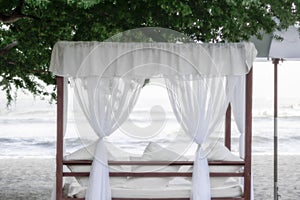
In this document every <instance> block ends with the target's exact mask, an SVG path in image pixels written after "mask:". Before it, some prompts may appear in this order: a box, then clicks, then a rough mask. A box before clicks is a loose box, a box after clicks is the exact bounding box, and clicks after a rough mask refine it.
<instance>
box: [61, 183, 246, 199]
mask: <svg viewBox="0 0 300 200" xmlns="http://www.w3.org/2000/svg"><path fill="white" fill-rule="evenodd" d="M68 186H69V188H64V190H68V192H67V193H69V195H68V196H69V197H76V198H83V197H84V196H85V191H86V188H83V187H81V186H80V185H79V184H76V185H73V184H71V185H68ZM111 191H112V197H114V198H188V197H190V193H191V187H190V185H168V186H166V187H164V188H153V189H152V188H147V189H145V188H144V189H141V188H135V189H133V188H124V187H122V186H118V187H113V186H112V188H111ZM242 195H243V190H242V186H241V185H239V184H230V185H224V186H221V187H212V188H211V196H212V197H240V196H242Z"/></svg>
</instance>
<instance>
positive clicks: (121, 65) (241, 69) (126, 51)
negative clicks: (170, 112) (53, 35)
mask: <svg viewBox="0 0 300 200" xmlns="http://www.w3.org/2000/svg"><path fill="white" fill-rule="evenodd" d="M256 54H257V51H256V49H255V46H254V45H253V44H252V43H246V42H242V43H222V44H196V43H185V44H179V43H112V42H67V41H60V42H57V43H56V44H55V46H54V48H53V51H52V56H51V63H50V71H51V72H53V74H55V75H59V76H64V77H70V76H71V77H75V76H99V75H105V76H124V74H126V75H133V76H137V77H139V76H141V77H152V76H159V75H162V74H163V75H165V74H167V75H170V76H172V75H181V76H182V75H190V74H195V73H196V74H198V73H200V74H201V75H209V76H210V75H212V76H219V75H242V74H246V73H247V72H248V71H249V70H250V68H251V66H252V63H253V61H254V59H255V57H256Z"/></svg>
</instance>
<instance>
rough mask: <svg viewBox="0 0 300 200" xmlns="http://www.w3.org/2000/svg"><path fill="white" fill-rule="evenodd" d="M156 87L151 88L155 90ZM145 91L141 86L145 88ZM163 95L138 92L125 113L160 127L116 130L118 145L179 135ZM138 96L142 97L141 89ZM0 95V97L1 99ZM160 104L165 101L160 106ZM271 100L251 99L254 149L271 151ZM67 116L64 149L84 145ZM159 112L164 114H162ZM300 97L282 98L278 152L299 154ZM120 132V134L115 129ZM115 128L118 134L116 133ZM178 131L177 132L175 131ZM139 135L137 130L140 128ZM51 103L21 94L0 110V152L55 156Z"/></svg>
mask: <svg viewBox="0 0 300 200" xmlns="http://www.w3.org/2000/svg"><path fill="white" fill-rule="evenodd" d="M157 89H158V88H156V90H157ZM145 92H146V91H145ZM164 95H165V96H159V97H157V96H156V97H155V98H154V97H153V98H152V99H151V97H150V99H149V96H148V97H147V98H146V97H141V99H139V101H138V103H137V105H136V107H135V109H134V112H133V113H132V114H131V115H130V120H131V123H133V124H135V125H136V126H137V127H141V130H143V128H147V126H149V124H151V123H160V121H161V120H165V122H164V124H163V126H162V127H163V129H162V130H160V131H157V132H156V133H155V134H154V135H151V134H150V135H149V133H148V135H146V136H147V137H139V134H138V133H130V130H125V129H123V130H122V129H121V130H117V131H116V133H114V134H112V135H111V136H110V139H111V140H112V141H114V142H116V143H117V144H118V145H120V146H121V147H124V148H127V149H129V150H130V149H132V150H133V151H139V152H142V151H143V149H144V148H145V146H146V145H147V143H148V142H149V141H152V140H155V141H156V142H159V143H162V144H164V143H168V142H169V141H170V140H175V138H176V137H178V135H179V134H181V137H183V135H182V130H180V125H179V124H178V122H177V120H176V117H175V116H174V114H173V113H172V109H171V107H170V105H169V103H168V99H167V96H166V94H164ZM141 96H143V95H142V94H141ZM2 100H3V98H2ZM157 103H160V104H162V105H163V106H164V107H163V108H164V114H163V115H162V114H161V113H159V112H157V113H155V112H154V111H153V110H152V117H151V116H150V110H151V108H153V106H154V105H156V104H157ZM164 104H165V105H164ZM272 106H273V103H272V100H268V99H254V102H253V129H252V130H253V145H252V151H253V153H254V154H273V142H274V138H273V134H274V125H273V124H274V118H273V107H272ZM70 116H71V115H69V119H68V126H67V127H68V128H67V135H66V139H65V143H66V149H67V152H72V151H74V150H76V149H78V148H79V147H80V146H83V145H85V144H88V142H86V141H87V140H86V138H83V137H80V136H79V134H78V130H77V128H76V123H75V120H74V118H73V117H72V116H71V117H70ZM162 117H163V118H162ZM299 122H300V100H299V99H287V100H285V99H281V100H280V106H279V118H278V139H279V143H278V144H279V154H299V153H300V151H299V144H300V123H299ZM232 123H233V125H232V131H233V138H232V143H233V147H232V148H233V150H234V151H237V149H238V145H237V144H238V138H239V132H238V131H237V128H236V126H235V125H234V123H235V122H234V118H233V119H232ZM117 132H119V133H117ZM120 132H121V133H122V134H120ZM180 132H181V133H180ZM140 134H142V132H140ZM55 149H56V105H55V104H49V103H47V102H45V101H41V100H33V99H31V98H28V97H26V96H25V97H24V96H23V97H22V96H21V97H20V98H19V99H18V101H17V102H16V103H15V104H14V103H13V104H12V106H11V107H10V108H9V109H7V108H5V106H2V108H1V111H0V157H54V156H55V154H56V150H55Z"/></svg>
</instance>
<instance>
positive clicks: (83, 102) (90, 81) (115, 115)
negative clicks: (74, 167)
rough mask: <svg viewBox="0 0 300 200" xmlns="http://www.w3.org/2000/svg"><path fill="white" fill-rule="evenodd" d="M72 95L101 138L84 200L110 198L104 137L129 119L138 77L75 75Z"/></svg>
mask: <svg viewBox="0 0 300 200" xmlns="http://www.w3.org/2000/svg"><path fill="white" fill-rule="evenodd" d="M73 81H74V86H75V88H74V95H75V96H76V98H77V101H78V103H79V105H80V107H81V109H82V111H83V113H84V115H85V117H86V119H87V120H88V122H89V124H90V126H91V127H92V128H93V130H94V132H95V133H96V134H97V136H98V137H99V138H100V139H99V140H98V144H97V147H96V152H95V157H94V161H93V165H92V169H91V172H90V177H89V185H88V188H87V193H86V199H87V200H99V199H103V200H104V199H105V200H108V199H111V190H110V185H109V170H108V165H107V153H106V149H105V146H104V143H103V140H102V139H103V138H104V137H106V136H109V135H110V134H112V133H113V132H114V131H115V130H116V129H117V128H118V127H120V125H121V124H122V123H123V122H124V121H125V120H126V119H127V118H128V116H129V114H130V112H131V110H132V108H133V106H134V105H135V103H136V100H137V98H138V96H139V93H140V89H141V87H142V85H143V83H144V80H141V79H126V78H125V77H123V78H118V77H115V78H103V77H102V78H99V77H96V76H93V77H83V78H74V79H73Z"/></svg>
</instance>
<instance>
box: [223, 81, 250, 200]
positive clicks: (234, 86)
mask: <svg viewBox="0 0 300 200" xmlns="http://www.w3.org/2000/svg"><path fill="white" fill-rule="evenodd" d="M245 86H246V75H243V76H228V78H227V89H228V92H229V93H231V94H232V95H230V104H231V107H232V113H233V116H234V119H235V123H236V125H237V128H238V131H239V133H240V138H239V154H240V157H241V158H243V159H244V158H245V123H246V122H245V117H246V116H245V110H246V107H245V106H246V99H245V97H246V88H245ZM230 90H231V91H230ZM242 182H243V181H242ZM251 199H252V200H253V199H254V190H253V174H252V176H251Z"/></svg>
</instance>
